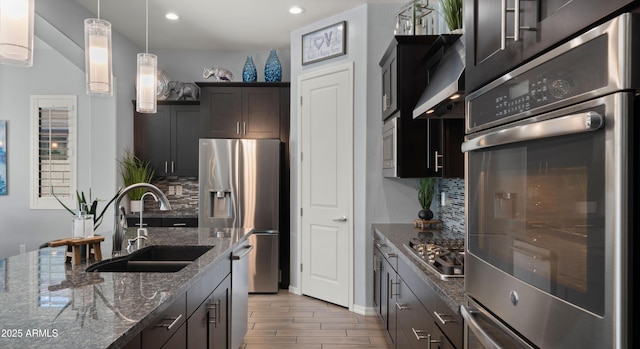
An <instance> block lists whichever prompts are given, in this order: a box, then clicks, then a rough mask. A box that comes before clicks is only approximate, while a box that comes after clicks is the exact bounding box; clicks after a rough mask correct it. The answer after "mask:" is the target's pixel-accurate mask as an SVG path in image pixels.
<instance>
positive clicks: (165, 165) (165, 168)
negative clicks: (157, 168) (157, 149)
mask: <svg viewBox="0 0 640 349" xmlns="http://www.w3.org/2000/svg"><path fill="white" fill-rule="evenodd" d="M167 166H168V163H167V162H166V161H165V162H164V173H168V172H169V168H168V167H167Z"/></svg>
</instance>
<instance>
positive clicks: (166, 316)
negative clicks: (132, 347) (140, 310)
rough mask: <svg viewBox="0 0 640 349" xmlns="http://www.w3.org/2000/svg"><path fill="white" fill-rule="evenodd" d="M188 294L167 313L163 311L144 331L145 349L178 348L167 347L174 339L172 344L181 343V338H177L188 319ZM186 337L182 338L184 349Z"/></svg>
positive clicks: (174, 303) (177, 300)
mask: <svg viewBox="0 0 640 349" xmlns="http://www.w3.org/2000/svg"><path fill="white" fill-rule="evenodd" d="M186 298H187V297H186V294H182V295H181V296H180V297H178V299H176V300H175V301H174V302H173V304H171V305H170V306H169V307H168V308H167V309H166V310H165V311H163V312H162V313H161V314H160V315H159V316H158V317H157V319H156V320H155V321H153V322H152V323H151V324H150V325H149V326H147V327H146V328H145V329H144V330H142V348H145V349H156V348H157V349H160V348H178V347H176V346H173V347H169V346H166V345H167V343H168V341H169V339H170V338H172V343H176V342H179V341H180V338H179V337H177V338H175V339H173V337H175V335H176V334H178V331H179V330H180V328H181V327H184V326H183V325H184V323H185V322H186V319H187V313H186V309H187V306H186ZM184 343H185V337H184V336H183V337H182V346H181V347H180V348H182V347H184Z"/></svg>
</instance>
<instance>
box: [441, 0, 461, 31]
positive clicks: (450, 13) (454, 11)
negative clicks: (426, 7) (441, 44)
mask: <svg viewBox="0 0 640 349" xmlns="http://www.w3.org/2000/svg"><path fill="white" fill-rule="evenodd" d="M442 16H443V17H444V21H445V22H446V23H447V26H448V27H449V30H451V33H452V34H453V33H457V32H462V0H442Z"/></svg>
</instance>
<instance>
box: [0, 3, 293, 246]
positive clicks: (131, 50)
mask: <svg viewBox="0 0 640 349" xmlns="http://www.w3.org/2000/svg"><path fill="white" fill-rule="evenodd" d="M89 17H93V15H91V14H90V13H89V12H87V11H86V10H85V9H84V8H83V7H82V6H80V5H79V4H78V3H77V2H75V1H73V0H36V23H35V34H36V37H37V38H38V39H37V43H36V50H37V51H36V52H35V54H34V66H33V67H31V68H14V67H9V66H4V65H0V92H2V93H1V94H0V120H7V121H8V122H7V152H8V155H7V176H8V179H7V188H8V195H7V196H0V222H2V224H0V241H2V244H0V258H4V257H8V256H11V255H15V254H18V253H19V246H20V245H26V249H27V250H33V249H36V248H38V246H39V245H40V244H41V243H43V242H46V241H50V240H53V239H58V238H63V237H67V236H69V235H70V233H71V232H70V228H69V227H70V226H71V216H70V214H69V213H68V212H66V211H64V210H62V209H59V210H31V209H29V201H28V200H29V161H28V159H29V149H30V148H29V146H30V144H29V114H28V108H29V96H30V95H33V94H72V95H77V96H78V105H79V106H78V120H79V127H80V129H81V136H80V138H79V149H80V150H79V154H78V155H79V158H78V162H79V164H78V178H79V183H78V189H79V190H83V191H85V192H87V191H88V190H89V189H90V188H91V189H92V192H93V194H94V196H96V197H99V198H110V197H111V196H112V195H113V194H114V193H115V191H116V190H117V188H118V187H119V186H120V185H121V183H122V182H121V179H120V176H119V174H118V170H117V161H116V159H118V158H120V157H121V154H122V153H123V150H124V149H126V148H130V149H132V148H133V107H132V104H131V101H132V100H133V99H134V98H135V82H134V81H135V79H134V77H135V73H136V55H137V53H138V52H142V49H141V48H140V47H137V46H136V45H134V44H133V43H132V42H131V41H129V40H128V39H126V38H125V37H124V36H122V35H121V34H119V33H118V31H117V28H113V38H112V40H113V42H112V44H113V71H114V78H115V88H114V91H115V93H114V96H113V97H107V98H102V97H89V96H87V95H86V94H85V91H84V31H83V30H84V28H83V21H84V19H85V18H89ZM150 52H152V53H155V54H157V55H158V66H159V68H160V69H163V70H165V71H166V72H167V73H168V75H169V76H170V77H171V78H172V79H175V80H179V81H206V80H205V79H203V78H202V72H203V68H204V67H211V66H218V67H225V68H227V69H230V70H231V71H232V72H233V73H234V75H235V76H236V77H237V79H236V80H237V81H240V80H241V71H242V66H243V65H244V61H245V60H246V57H247V56H248V55H252V56H254V62H255V64H256V67H257V68H258V76H259V80H261V81H262V80H264V76H263V72H264V63H265V61H266V57H267V56H268V55H269V51H264V50H262V51H251V50H247V51H189V52H175V51H174V52H170V51H166V52H154V51H153V50H150ZM278 56H279V58H280V61H281V63H282V66H283V81H288V80H289V77H290V74H289V69H288V65H289V61H288V57H289V52H288V51H278ZM111 212H112V211H111V210H109V214H108V215H106V216H107V217H106V219H105V222H104V223H103V225H102V226H101V227H100V229H99V231H98V233H101V234H104V235H105V236H107V238H110V234H111V232H110V229H111V228H110V227H111V225H112V222H111V219H112V218H111V217H112V216H113V215H112V214H111ZM106 253H108V251H107V252H106Z"/></svg>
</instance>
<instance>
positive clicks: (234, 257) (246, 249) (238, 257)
mask: <svg viewBox="0 0 640 349" xmlns="http://www.w3.org/2000/svg"><path fill="white" fill-rule="evenodd" d="M241 249H242V250H244V251H243V252H242V253H240V254H236V252H235V251H234V252H233V255H232V256H231V260H233V261H237V260H241V259H242V258H244V257H246V256H247V255H248V254H249V252H251V250H253V245H246V246H243V247H242V248H241Z"/></svg>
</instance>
